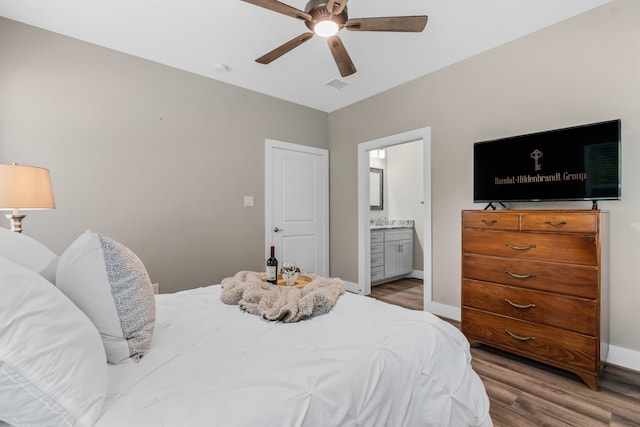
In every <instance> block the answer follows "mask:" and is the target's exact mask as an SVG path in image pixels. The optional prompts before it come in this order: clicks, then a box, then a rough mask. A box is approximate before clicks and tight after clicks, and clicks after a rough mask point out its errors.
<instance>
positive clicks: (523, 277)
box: [504, 269, 536, 279]
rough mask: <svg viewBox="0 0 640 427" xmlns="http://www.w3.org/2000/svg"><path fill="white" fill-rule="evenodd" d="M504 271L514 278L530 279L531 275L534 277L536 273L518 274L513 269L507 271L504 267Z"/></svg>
mask: <svg viewBox="0 0 640 427" xmlns="http://www.w3.org/2000/svg"><path fill="white" fill-rule="evenodd" d="M504 272H505V273H507V274H508V275H509V276H511V277H513V278H516V279H531V278H532V277H536V273H531V274H518V273H514V272H513V271H509V270H507V269H505V270H504Z"/></svg>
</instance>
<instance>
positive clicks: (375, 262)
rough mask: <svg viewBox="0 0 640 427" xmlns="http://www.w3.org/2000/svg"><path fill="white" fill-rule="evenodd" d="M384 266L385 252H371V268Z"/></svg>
mask: <svg viewBox="0 0 640 427" xmlns="http://www.w3.org/2000/svg"><path fill="white" fill-rule="evenodd" d="M382 266H384V254H383V253H378V254H371V268H373V267H382Z"/></svg>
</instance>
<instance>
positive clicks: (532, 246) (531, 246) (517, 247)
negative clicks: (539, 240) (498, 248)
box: [504, 242, 536, 251]
mask: <svg viewBox="0 0 640 427" xmlns="http://www.w3.org/2000/svg"><path fill="white" fill-rule="evenodd" d="M504 245H505V246H509V247H510V248H511V249H513V250H516V251H526V250H528V249H533V248H535V247H536V245H535V244H533V243H532V244H530V245H526V246H518V245H514V244H512V243H509V242H507V243H505V244H504Z"/></svg>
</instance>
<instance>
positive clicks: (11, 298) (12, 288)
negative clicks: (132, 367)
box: [0, 257, 107, 426]
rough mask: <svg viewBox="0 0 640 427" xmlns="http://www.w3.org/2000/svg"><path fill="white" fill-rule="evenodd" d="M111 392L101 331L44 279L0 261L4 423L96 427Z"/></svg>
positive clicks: (0, 406) (0, 377) (0, 407)
mask: <svg viewBox="0 0 640 427" xmlns="http://www.w3.org/2000/svg"><path fill="white" fill-rule="evenodd" d="M106 393H107V361H106V357H105V352H104V348H103V346H102V342H101V341H100V335H99V334H98V331H97V330H96V328H95V326H94V325H93V324H92V323H91V321H90V320H89V319H88V318H87V316H85V315H84V314H83V313H82V312H81V311H80V310H79V309H78V308H77V307H76V306H75V305H73V303H72V302H71V301H69V299H68V298H67V297H65V296H64V294H62V292H60V290H58V289H57V288H56V287H55V286H51V284H50V283H48V282H47V281H46V280H45V279H44V278H43V277H41V276H40V275H38V274H37V273H35V272H33V271H31V270H29V269H27V268H25V267H22V266H20V265H18V264H15V263H13V262H11V261H9V260H7V259H6V258H3V257H0V420H2V421H5V422H7V423H9V424H11V425H19V426H24V425H30V426H72V425H78V426H92V425H93V424H94V423H95V422H96V420H97V419H98V417H99V416H100V414H101V412H102V405H103V402H104V398H105V395H106ZM0 424H2V423H0Z"/></svg>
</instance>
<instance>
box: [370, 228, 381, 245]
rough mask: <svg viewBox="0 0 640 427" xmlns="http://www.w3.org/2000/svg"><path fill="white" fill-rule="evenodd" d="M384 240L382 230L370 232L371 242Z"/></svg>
mask: <svg viewBox="0 0 640 427" xmlns="http://www.w3.org/2000/svg"><path fill="white" fill-rule="evenodd" d="M382 242H384V231H372V232H371V244H374V243H382Z"/></svg>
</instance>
